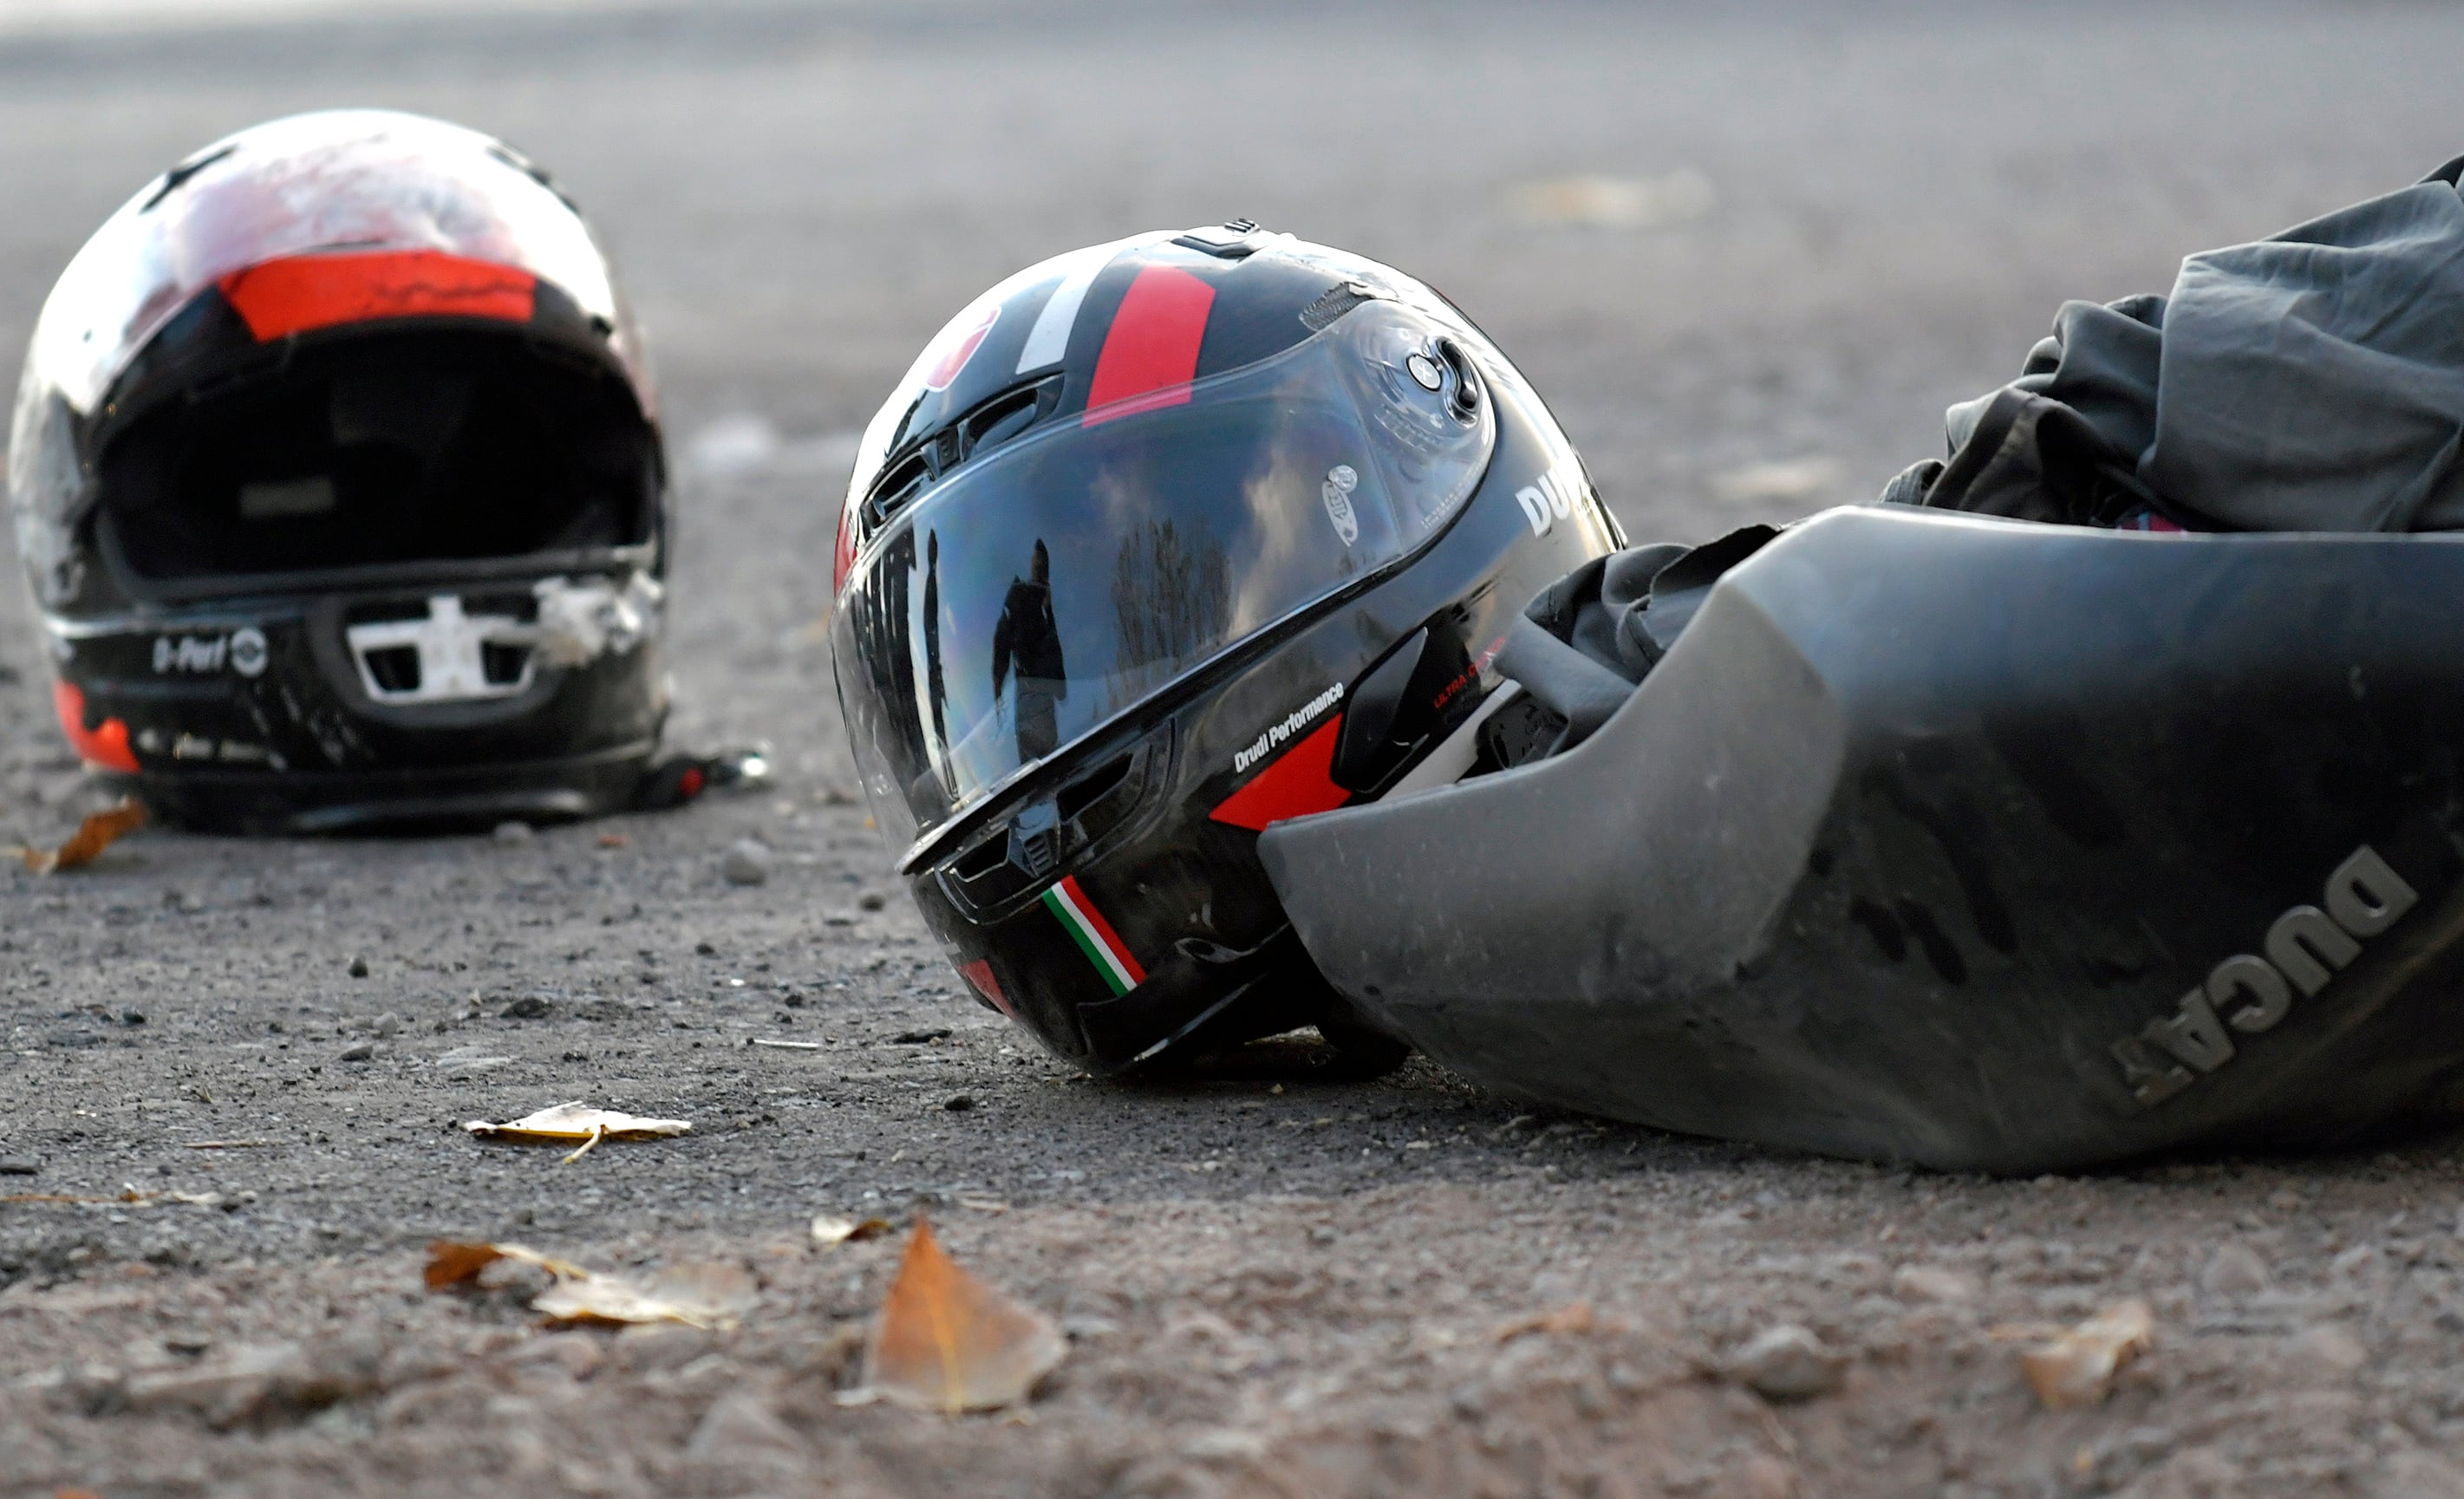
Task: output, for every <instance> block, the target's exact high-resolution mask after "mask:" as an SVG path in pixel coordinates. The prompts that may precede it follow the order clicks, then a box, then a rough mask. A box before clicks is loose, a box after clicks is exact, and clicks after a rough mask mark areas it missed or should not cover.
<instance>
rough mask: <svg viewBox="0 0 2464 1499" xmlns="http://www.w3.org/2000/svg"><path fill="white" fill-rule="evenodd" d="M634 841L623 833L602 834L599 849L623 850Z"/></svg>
mask: <svg viewBox="0 0 2464 1499" xmlns="http://www.w3.org/2000/svg"><path fill="white" fill-rule="evenodd" d="M632 841H633V840H632V839H630V838H627V837H626V836H625V835H624V834H623V833H601V834H600V835H599V847H601V848H602V849H622V848H624V847H625V846H626V845H627V844H628V843H631V842H632Z"/></svg>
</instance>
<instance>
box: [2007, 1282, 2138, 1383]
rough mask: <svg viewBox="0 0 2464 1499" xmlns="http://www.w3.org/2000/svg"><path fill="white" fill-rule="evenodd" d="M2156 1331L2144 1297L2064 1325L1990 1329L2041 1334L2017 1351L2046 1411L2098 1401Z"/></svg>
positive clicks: (2030, 1335)
mask: <svg viewBox="0 0 2464 1499" xmlns="http://www.w3.org/2000/svg"><path fill="white" fill-rule="evenodd" d="M2048 1333H2050V1334H2052V1335H2051V1336H2050V1337H2047V1336H2046V1334H2048ZM2155 1334H2156V1314H2155V1313H2154V1312H2150V1311H2149V1310H2148V1308H2147V1303H2145V1302H2144V1301H2120V1302H2116V1303H2114V1304H2113V1305H2112V1306H2109V1307H2107V1308H2105V1309H2104V1310H2103V1311H2101V1312H2098V1313H2097V1314H2096V1315H2094V1316H2092V1317H2090V1318H2088V1319H2087V1320H2086V1321H2084V1322H2082V1323H2080V1324H2079V1326H2077V1327H2074V1328H2070V1329H2067V1330H2062V1329H2049V1328H2039V1327H2033V1326H2021V1327H1997V1328H1995V1329H1994V1330H1993V1335H1994V1336H1995V1337H2001V1338H2013V1337H2020V1338H2044V1341H2042V1342H2040V1343H2038V1345H2037V1346H2036V1347H2035V1348H2032V1349H2030V1350H2028V1351H2027V1352H2026V1353H2024V1354H2021V1355H2020V1356H2019V1372H2020V1373H2021V1374H2023V1375H2025V1376H2026V1377H2027V1379H2028V1384H2029V1386H2030V1387H2031V1388H2033V1389H2034V1390H2035V1392H2036V1399H2037V1400H2042V1401H2043V1402H2044V1404H2045V1408H2046V1409H2048V1410H2066V1409H2068V1408H2070V1407H2072V1406H2076V1405H2094V1404H2096V1403H2098V1402H2099V1401H2101V1400H2103V1399H2104V1398H2105V1397H2106V1396H2107V1395H2110V1394H2111V1393H2113V1377H2114V1376H2115V1375H2116V1374H2117V1373H2119V1372H2120V1371H2121V1369H2122V1366H2123V1365H2124V1364H2126V1363H2128V1362H2130V1360H2132V1359H2133V1358H2136V1357H2138V1356H2140V1355H2141V1354H2144V1353H2145V1352H2146V1351H2147V1349H2148V1347H2149V1346H2150V1345H2151V1344H2152V1343H2153V1342H2154V1341H2155Z"/></svg>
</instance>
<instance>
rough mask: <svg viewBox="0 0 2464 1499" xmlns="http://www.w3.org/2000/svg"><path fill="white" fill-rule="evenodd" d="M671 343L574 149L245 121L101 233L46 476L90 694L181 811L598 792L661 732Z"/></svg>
mask: <svg viewBox="0 0 2464 1499" xmlns="http://www.w3.org/2000/svg"><path fill="white" fill-rule="evenodd" d="M655 423H656V409H655V405H654V403H653V400H652V397H651V393H650V386H649V379H648V376H647V374H646V372H645V370H644V367H643V364H642V357H641V349H640V344H639V341H638V340H637V338H636V337H635V335H634V333H633V331H632V328H631V325H630V322H629V320H628V319H627V315H626V312H625V308H624V304H623V302H622V300H621V298H619V296H618V294H617V291H616V288H615V284H614V280H613V278H612V276H611V275H610V273H609V270H608V266H607V262H606V260H605V256H604V255H603V254H601V252H600V250H599V247H598V245H597V244H596V242H595V241H594V240H593V239H592V237H591V233H590V231H589V229H588V227H587V226H585V225H584V224H583V221H582V218H581V216H580V215H579V214H578V213H576V212H575V210H574V209H573V207H572V205H571V204H569V203H568V202H566V201H565V199H564V197H563V196H562V194H561V193H560V192H559V191H558V190H557V189H556V187H554V186H553V185H552V184H550V182H549V181H548V179H547V177H546V175H545V174H544V173H543V172H541V171H540V170H539V168H538V167H536V166H534V165H531V164H530V163H529V162H527V161H525V160H524V159H523V158H522V157H520V156H518V155H517V154H515V153H514V152H513V151H511V150H509V149H507V148H506V147H505V146H503V145H500V144H498V143H495V142H494V141H492V140H490V139H488V138H487V137H485V136H482V135H478V134H476V133H474V132H472V131H469V130H465V129H462V128H459V127H457V126H454V125H450V124H445V123H443V122H441V121H433V120H425V119H420V118H418V117H415V116H409V115H398V114H387V113H381V112H375V111H347V112H336V113H327V114H315V115H302V116H298V117H296V118H293V119H288V120H280V121H274V122H272V123H270V124H264V125H259V126H256V127H255V128H253V129H250V130H244V131H242V132H240V133H239V134H237V135H235V136H232V137H231V138H230V139H228V140H225V141H222V142H220V143H216V144H214V145H212V146H209V147H208V148H207V149H206V150H204V151H201V152H199V153H198V154H197V155H195V156H193V157H191V158H189V159H188V160H187V161H186V162H184V163H182V164H181V165H179V166H177V167H175V168H173V169H172V170H171V171H169V172H167V173H165V175H164V176H163V177H162V178H160V179H158V180H157V181H155V182H153V183H151V184H148V185H147V186H146V187H145V188H144V189H143V191H141V192H139V193H138V194H137V196H136V197H135V198H133V199H131V200H130V201H129V202H128V204H127V205H126V206H125V207H123V208H122V209H121V210H120V211H119V212H118V213H115V214H114V215H112V217H111V219H110V220H109V221H108V222H107V223H105V224H104V225H103V227H102V228H101V229H100V230H99V231H97V232H96V234H95V236H94V237H93V239H91V240H90V241H88V242H87V244H86V246H85V248H84V249H83V250H82V251H80V252H79V253H78V254H77V258H76V259H75V260H74V261H73V262H72V263H71V264H70V266H69V268H68V270H67V272H66V273H65V274H64V275H62V276H61V277H60V280H59V284H58V285H57V286H56V287H55V288H54V289H53V292H52V295H51V298H50V300H49V301H47V302H46V303H45V304H44V307H43V312H42V316H41V319H40V320H39V321H38V322H37V324H36V326H35V330H34V337H33V346H32V347H31V349H30V350H29V351H28V354H27V358H26V367H25V375H24V380H23V383H22V385H21V386H20V387H19V390H18V396H17V408H16V416H15V425H14V430H13V434H12V440H11V444H10V464H9V495H10V503H11V510H12V512H13V515H14V518H15V522H16V530H17V540H18V550H19V553H20V556H21V557H22V559H23V561H24V562H25V566H26V576H27V581H28V583H29V584H30V586H31V588H32V590H33V598H34V603H35V606H36V607H37V609H38V610H39V611H40V615H41V620H42V624H43V628H44V629H45V631H46V632H47V635H48V637H49V640H50V644H51V649H52V654H53V661H54V666H55V672H56V673H57V678H58V679H57V682H56V684H55V694H56V701H57V706H58V709H59V715H60V721H61V726H62V727H63V728H64V729H65V730H66V731H67V733H68V736H69V738H70V741H71V742H72V743H73V744H74V745H75V746H76V748H77V753H78V754H79V755H80V756H81V757H82V758H83V759H84V760H85V761H86V762H87V764H88V765H89V767H91V768H93V769H95V770H97V771H99V772H100V773H102V774H104V775H106V776H108V777H111V778H114V779H117V780H121V781H123V782H124V783H127V784H128V785H129V786H130V787H131V788H132V789H135V790H137V791H138V792H140V793H141V794H142V795H143V796H144V797H145V799H146V800H147V801H148V802H149V803H151V804H153V805H154V807H155V809H156V811H157V812H158V813H161V814H163V815H165V816H168V817H171V818H174V819H177V820H180V821H184V822H187V823H190V824H192V825H197V826H204V827H235V828H255V829H290V830H313V829H318V828H333V827H355V826H368V825H372V824H388V823H405V822H423V821H434V820H439V819H449V820H485V819H492V818H495V817H514V816H571V815H579V814H583V813H588V812H592V811H596V810H600V809H604V808H605V807H607V806H610V805H614V804H616V803H618V802H620V801H622V800H623V799H624V798H626V797H627V796H628V795H629V794H630V793H631V791H632V789H633V787H634V785H635V784H636V783H637V782H638V780H639V778H640V775H641V769H642V766H643V764H644V762H645V761H647V760H648V759H649V755H650V754H651V752H652V751H653V749H654V748H655V747H656V743H657V738H658V734H659V728H660V722H661V719H662V717H663V716H664V713H665V694H664V689H663V688H662V686H661V677H660V672H659V670H658V667H657V659H656V641H657V636H658V632H659V625H660V617H661V600H662V592H663V589H662V584H661V576H662V572H663V552H664V544H665V536H666V528H667V520H666V510H665V503H666V499H665V496H666V481H665V476H664V468H663V462H662V458H661V453H660V446H659V438H658V432H657V429H656V425H655Z"/></svg>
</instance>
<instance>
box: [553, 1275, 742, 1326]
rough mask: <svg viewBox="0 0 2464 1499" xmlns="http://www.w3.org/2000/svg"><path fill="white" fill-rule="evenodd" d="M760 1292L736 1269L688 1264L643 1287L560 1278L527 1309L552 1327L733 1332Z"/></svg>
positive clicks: (599, 1278)
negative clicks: (622, 1325) (675, 1326)
mask: <svg viewBox="0 0 2464 1499" xmlns="http://www.w3.org/2000/svg"><path fill="white" fill-rule="evenodd" d="M758 1294H759V1288H758V1287H757V1286H755V1284H754V1282H753V1277H752V1276H751V1275H749V1274H747V1273H746V1272H745V1271H744V1270H743V1268H741V1267H738V1266H734V1265H687V1266H679V1267H677V1268H674V1269H671V1270H663V1271H661V1272H660V1273H659V1274H658V1275H656V1276H654V1277H653V1278H652V1279H651V1281H650V1283H649V1285H647V1286H645V1285H638V1284H636V1283H634V1282H632V1281H628V1280H625V1279H622V1278H620V1277H618V1276H614V1275H583V1276H580V1277H575V1278H571V1279H560V1280H559V1281H558V1282H557V1283H556V1284H555V1285H553V1286H550V1287H549V1288H548V1289H547V1290H543V1291H541V1292H539V1296H538V1298H537V1299H535V1300H534V1301H532V1302H531V1310H532V1311H533V1312H539V1314H540V1315H542V1316H544V1317H546V1318H548V1319H549V1320H550V1321H554V1322H683V1323H686V1324H689V1325H690V1326H693V1327H734V1326H735V1325H736V1324H737V1322H739V1321H741V1320H743V1317H744V1313H745V1312H749V1311H751V1310H752V1308H753V1303H754V1299H755V1297H756V1296H757V1295H758Z"/></svg>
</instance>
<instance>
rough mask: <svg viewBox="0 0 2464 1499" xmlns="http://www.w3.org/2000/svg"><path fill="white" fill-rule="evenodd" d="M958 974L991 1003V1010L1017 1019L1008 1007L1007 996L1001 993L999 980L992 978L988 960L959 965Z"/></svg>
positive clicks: (990, 965) (1013, 1010)
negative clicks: (993, 1009)
mask: <svg viewBox="0 0 2464 1499" xmlns="http://www.w3.org/2000/svg"><path fill="white" fill-rule="evenodd" d="M958 972H959V973H960V974H962V975H964V976H965V978H966V981H968V982H969V983H972V984H974V985H975V986H976V992H977V993H978V994H980V995H982V996H983V997H984V998H985V999H986V1000H988V1001H990V1002H991V1003H992V1006H993V1008H995V1009H997V1010H999V1011H1001V1013H1002V1014H1004V1015H1006V1016H1008V1017H1009V1018H1010V1019H1012V1020H1016V1019H1018V1011H1017V1010H1015V1009H1012V1008H1011V1007H1010V1003H1009V996H1008V995H1006V994H1003V993H1002V992H1001V980H999V979H997V978H995V977H993V965H992V960H991V959H984V958H979V959H976V960H975V961H974V962H971V963H960V964H959V965H958Z"/></svg>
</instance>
